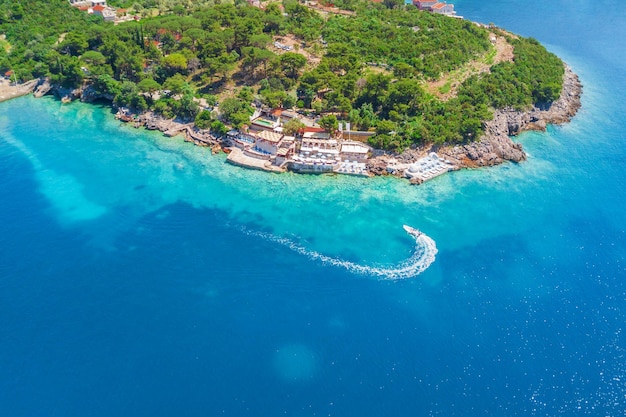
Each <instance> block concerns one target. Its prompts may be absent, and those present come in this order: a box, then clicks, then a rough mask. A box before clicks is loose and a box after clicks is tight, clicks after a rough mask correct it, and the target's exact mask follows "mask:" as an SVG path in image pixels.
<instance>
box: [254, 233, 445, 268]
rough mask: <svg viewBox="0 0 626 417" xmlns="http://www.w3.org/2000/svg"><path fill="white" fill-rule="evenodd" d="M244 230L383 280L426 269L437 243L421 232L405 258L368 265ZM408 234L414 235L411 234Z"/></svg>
mask: <svg viewBox="0 0 626 417" xmlns="http://www.w3.org/2000/svg"><path fill="white" fill-rule="evenodd" d="M244 232H245V233H247V234H249V235H253V236H259V237H262V238H264V239H268V240H271V241H272V242H276V243H279V244H281V245H283V246H286V247H288V248H289V249H291V250H292V251H294V252H296V253H299V254H300V255H304V256H306V257H308V258H309V259H312V260H316V261H321V262H322V263H324V264H327V265H333V266H336V267H340V268H344V269H347V270H348V271H350V272H353V273H355V274H362V275H370V276H374V277H377V278H379V279H384V280H399V279H406V278H413V277H415V276H417V275H419V274H421V273H422V272H424V271H425V270H426V269H428V267H429V266H430V265H431V264H432V263H433V262H434V261H435V256H436V255H437V245H436V244H435V241H434V240H433V239H431V238H430V237H428V236H426V235H425V234H423V233H422V234H421V235H419V236H417V237H415V251H414V252H413V254H412V255H411V256H410V257H409V258H407V259H406V260H404V261H402V262H400V263H397V264H395V265H391V266H368V265H361V264H357V263H355V262H351V261H346V260H343V259H340V258H333V257H331V256H327V255H323V254H321V253H319V252H316V251H313V250H309V249H307V248H305V247H304V246H302V245H300V244H298V243H296V242H294V241H293V240H291V239H288V238H284V237H278V236H274V235H272V234H270V233H264V232H253V231H250V230H247V229H244ZM410 236H411V237H414V236H412V235H410Z"/></svg>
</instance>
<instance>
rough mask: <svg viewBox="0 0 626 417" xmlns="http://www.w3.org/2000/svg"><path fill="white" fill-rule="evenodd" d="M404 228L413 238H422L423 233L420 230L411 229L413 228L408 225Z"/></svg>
mask: <svg viewBox="0 0 626 417" xmlns="http://www.w3.org/2000/svg"><path fill="white" fill-rule="evenodd" d="M402 227H403V228H404V230H406V232H407V233H408V234H410V235H411V236H413V237H420V236H421V235H422V234H423V233H422V232H420V231H419V230H417V229H415V228H413V227H411V226H407V225H406V224H404V225H402Z"/></svg>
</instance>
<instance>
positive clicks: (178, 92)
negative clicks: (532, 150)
mask: <svg viewBox="0 0 626 417" xmlns="http://www.w3.org/2000/svg"><path fill="white" fill-rule="evenodd" d="M109 3H110V4H112V5H114V6H120V7H132V8H133V10H134V11H135V12H136V13H138V14H139V15H141V17H142V19H141V20H140V21H139V22H135V21H131V22H125V23H122V24H119V25H112V24H110V23H107V22H103V21H102V19H101V18H99V17H97V16H93V15H88V14H86V13H84V12H81V11H79V10H78V9H76V8H74V7H70V5H69V4H68V2H67V0H30V1H22V2H15V1H12V0H0V34H5V35H6V41H4V40H3V41H2V43H0V74H4V73H5V72H6V71H14V74H15V76H16V77H17V78H19V79H21V80H28V79H32V78H36V77H49V78H50V79H51V80H52V82H54V83H58V84H61V85H64V86H66V87H78V86H80V85H81V84H83V83H85V82H87V83H90V84H92V85H93V86H94V87H95V89H96V90H97V91H99V92H100V93H102V94H103V95H105V96H107V97H111V98H112V99H114V101H115V103H116V104H118V105H123V106H129V107H132V108H135V109H136V110H139V111H142V110H146V109H152V110H154V111H156V112H159V113H161V114H163V115H164V116H167V117H175V116H178V117H182V118H186V119H189V120H194V119H195V120H196V121H197V122H198V123H199V124H201V125H202V126H203V127H205V128H209V127H211V128H215V129H217V130H219V131H223V130H224V129H225V127H224V126H223V124H220V125H218V124H217V122H218V121H217V120H215V118H216V117H218V116H219V117H220V118H221V119H222V120H223V121H225V122H228V123H230V124H232V125H234V126H241V125H243V124H246V123H247V122H248V118H249V116H250V115H251V114H252V111H253V109H252V107H251V102H253V101H260V102H262V103H264V104H266V105H268V106H271V107H284V108H290V107H293V106H295V105H297V106H298V107H300V108H303V109H306V110H307V111H309V112H314V113H317V114H319V115H320V116H322V117H323V118H322V120H323V123H324V124H325V125H328V127H329V129H336V123H335V122H337V118H339V120H340V121H341V120H343V121H349V122H351V123H352V125H353V128H358V129H363V130H372V131H376V135H375V136H374V137H373V138H372V139H371V143H372V144H373V145H374V146H377V147H382V148H389V149H403V148H406V147H407V146H410V145H411V144H415V143H422V142H435V143H444V142H448V143H455V142H465V141H471V140H475V139H477V138H479V137H480V135H481V134H482V132H483V123H482V122H483V121H485V120H488V119H490V118H491V117H492V113H491V112H492V110H493V109H495V108H502V107H507V106H512V107H515V108H525V107H527V106H530V105H532V104H543V103H547V102H550V101H553V100H555V99H556V98H557V97H558V96H559V94H560V91H561V88H562V77H563V70H564V69H563V64H562V62H561V61H560V60H559V59H558V58H557V57H556V56H554V55H553V54H551V53H549V52H547V51H546V50H545V48H543V46H541V45H540V44H539V43H538V42H537V41H535V40H533V39H524V38H515V39H513V38H509V39H508V42H509V43H510V44H511V45H513V46H514V55H515V59H514V61H513V62H502V63H499V64H496V65H494V66H493V67H492V68H491V71H490V72H486V73H483V74H481V75H475V76H472V77H470V78H469V79H467V80H466V81H464V82H463V83H462V85H460V86H459V87H458V89H457V95H456V96H455V97H453V98H451V99H449V100H447V101H442V100H440V99H437V98H436V97H434V96H432V95H430V94H428V93H427V92H426V90H425V88H424V85H425V83H426V82H428V81H430V80H434V79H437V78H439V77H440V76H441V75H442V74H445V73H448V72H450V71H452V70H455V69H458V68H460V67H462V66H463V65H464V64H466V63H467V62H469V61H471V60H475V59H477V58H479V57H481V56H483V55H485V54H487V53H488V52H489V51H490V50H491V49H492V48H493V47H492V46H491V44H490V42H489V35H488V33H489V32H488V30H487V29H486V28H484V27H480V26H478V25H476V24H473V23H471V22H468V21H464V20H460V19H450V18H447V17H444V16H439V15H434V14H430V13H425V12H421V11H419V10H417V9H416V8H415V7H413V6H404V5H403V4H402V2H396V1H386V2H383V3H382V4H376V3H373V2H368V1H365V0H340V1H335V2H334V3H335V5H336V6H339V7H341V8H343V9H346V10H351V11H354V13H353V15H352V16H346V15H333V14H329V15H328V16H324V17H322V16H321V15H320V14H319V13H318V12H317V11H316V10H314V9H312V8H309V7H308V6H306V5H304V4H301V3H299V2H298V1H297V0H283V3H282V4H280V5H279V4H277V3H271V4H268V5H266V7H265V9H259V8H254V7H250V6H248V4H247V3H246V2H242V1H238V0H237V1H235V2H234V4H232V3H231V4H226V3H227V2H226V1H224V2H220V1H213V0H200V1H196V2H188V1H182V0H180V1H179V0H161V1H154V0H133V1H130V0H128V1H126V0H117V1H115V0H112V1H109ZM42 10H46V12H45V13H42V12H41V11H42ZM199 98H204V99H205V100H206V101H211V103H212V104H214V103H215V101H217V100H219V101H220V103H219V112H213V113H211V112H209V111H206V110H204V111H201V109H200V108H199V107H198V104H197V103H198V99H199ZM324 116H325V117H324Z"/></svg>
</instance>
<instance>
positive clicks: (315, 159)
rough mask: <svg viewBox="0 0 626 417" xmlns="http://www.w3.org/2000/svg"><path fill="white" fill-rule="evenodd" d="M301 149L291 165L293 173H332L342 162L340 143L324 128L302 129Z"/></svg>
mask: <svg viewBox="0 0 626 417" xmlns="http://www.w3.org/2000/svg"><path fill="white" fill-rule="evenodd" d="M299 135H300V137H301V139H300V149H299V152H298V154H297V155H294V156H293V158H292V161H291V162H290V164H289V168H290V169H291V170H293V171H298V172H308V173H322V172H332V171H333V170H334V169H335V167H337V165H338V163H339V162H340V161H341V158H340V157H339V143H338V142H337V140H336V139H333V138H331V137H330V134H329V133H328V132H326V131H325V130H324V129H322V128H316V127H305V128H303V129H300V131H299Z"/></svg>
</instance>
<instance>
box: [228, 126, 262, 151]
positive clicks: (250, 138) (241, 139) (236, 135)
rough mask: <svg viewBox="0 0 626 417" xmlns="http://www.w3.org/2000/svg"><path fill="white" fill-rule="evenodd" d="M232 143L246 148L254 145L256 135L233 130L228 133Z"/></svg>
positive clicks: (243, 148)
mask: <svg viewBox="0 0 626 417" xmlns="http://www.w3.org/2000/svg"><path fill="white" fill-rule="evenodd" d="M226 137H227V138H228V140H229V142H230V144H231V145H232V146H235V147H237V148H239V149H241V150H246V149H248V148H250V147H252V146H254V142H255V141H256V137H255V136H254V135H251V134H249V133H245V132H241V131H239V130H231V131H230V132H228V133H227V134H226Z"/></svg>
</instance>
